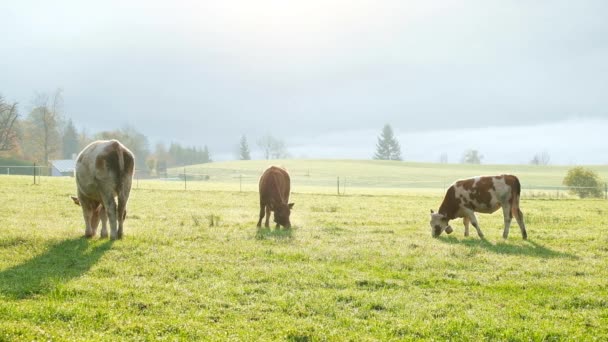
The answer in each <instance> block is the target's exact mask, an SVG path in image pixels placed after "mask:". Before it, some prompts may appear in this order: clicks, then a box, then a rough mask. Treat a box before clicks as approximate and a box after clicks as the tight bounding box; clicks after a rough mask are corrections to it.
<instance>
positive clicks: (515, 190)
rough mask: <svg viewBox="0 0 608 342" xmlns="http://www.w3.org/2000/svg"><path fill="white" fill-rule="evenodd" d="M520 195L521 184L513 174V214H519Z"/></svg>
mask: <svg viewBox="0 0 608 342" xmlns="http://www.w3.org/2000/svg"><path fill="white" fill-rule="evenodd" d="M520 197H521V184H520V183H519V179H517V177H515V176H513V184H512V185H511V213H512V214H513V216H515V217H518V216H519V212H520V210H519V198H520Z"/></svg>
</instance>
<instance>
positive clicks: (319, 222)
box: [0, 161, 608, 341]
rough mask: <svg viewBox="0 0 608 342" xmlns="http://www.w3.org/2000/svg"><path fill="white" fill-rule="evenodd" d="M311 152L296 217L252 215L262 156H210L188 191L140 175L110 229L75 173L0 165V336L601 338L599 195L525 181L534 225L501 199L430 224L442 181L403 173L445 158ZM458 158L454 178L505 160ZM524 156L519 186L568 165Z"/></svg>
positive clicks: (606, 316)
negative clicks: (515, 218) (97, 218)
mask: <svg viewBox="0 0 608 342" xmlns="http://www.w3.org/2000/svg"><path fill="white" fill-rule="evenodd" d="M317 163H319V164H318V165H316V167H311V168H310V170H309V171H307V170H306V168H305V166H304V162H301V161H299V162H297V161H294V162H293V165H287V166H288V167H290V170H293V171H292V174H294V177H293V180H292V196H291V201H292V202H295V207H294V210H293V212H292V218H291V221H292V224H294V228H293V229H291V230H289V231H287V230H275V229H274V228H271V229H261V230H258V229H256V227H255V224H256V223H257V219H258V217H257V215H258V210H259V206H258V194H257V191H256V190H255V182H256V181H257V179H256V178H255V177H257V176H256V174H257V173H256V172H257V170H258V169H259V168H263V166H262V162H254V161H252V162H240V163H236V164H230V165H227V164H225V163H224V164H222V163H217V164H216V163H213V164H209V165H205V166H202V167H200V169H199V170H200V172H204V173H206V174H210V175H214V174H215V175H216V176H217V177H214V176H212V177H211V179H210V181H208V182H191V183H188V190H187V191H184V190H183V188H181V185H180V183H179V182H167V181H165V182H162V181H153V180H142V181H141V182H140V183H139V184H138V186H137V187H135V186H134V189H133V191H132V193H131V199H130V202H129V207H128V218H127V221H126V226H125V237H124V239H122V240H118V241H109V240H101V239H99V238H98V237H96V238H93V239H90V240H87V239H84V238H83V237H82V236H83V234H84V224H83V220H82V214H81V210H80V208H79V207H77V206H75V205H74V204H73V203H72V201H71V200H70V199H69V196H70V195H72V194H74V193H75V184H74V179H73V178H69V177H66V178H46V177H43V179H42V182H41V184H38V185H33V184H32V179H31V177H26V176H0V341H4V340H6V341H13V340H57V341H63V340H70V341H74V340H89V341H90V340H94V341H100V340H105V341H117V340H129V341H132V340H218V341H224V340H244V341H251V340H286V341H324V340H329V341H347V340H351V341H377V340H383V341H384V340H446V339H449V340H492V341H494V340H510V341H528V340H533V341H554V340H576V341H581V340H606V339H608V281H607V280H606V279H608V258H607V257H608V233H607V232H606V229H607V228H608V201H606V200H604V199H586V200H580V199H574V198H565V199H563V198H561V199H551V198H543V197H532V196H530V197H528V196H524V197H523V198H522V201H521V208H522V210H523V212H524V214H525V220H526V224H527V227H528V235H529V240H527V241H523V240H522V238H521V235H520V233H519V230H518V229H517V227H516V226H515V227H512V229H511V234H510V236H509V238H508V240H506V241H504V240H503V239H502V237H501V236H502V215H501V214H500V213H495V214H493V215H481V214H480V215H478V219H479V221H480V225H481V228H482V230H483V231H484V233H485V235H486V240H480V239H479V238H478V237H477V236H476V234H475V232H474V230H472V232H471V236H470V237H467V238H465V237H464V236H463V228H462V226H461V224H460V223H457V222H454V223H453V224H452V226H453V227H454V230H455V231H454V233H453V234H452V235H450V236H441V237H440V238H437V239H433V238H431V232H430V227H429V226H428V220H429V209H431V208H432V209H437V208H438V206H439V204H440V202H441V199H442V191H443V190H442V188H441V187H439V188H429V189H426V188H425V187H419V186H414V187H408V184H409V185H411V184H412V183H406V182H405V181H401V183H400V181H399V177H402V178H403V177H404V176H403V175H404V174H407V175H409V176H408V178H407V180H408V181H409V180H410V179H411V180H416V177H419V178H417V179H418V180H428V179H429V178H433V177H435V179H439V180H441V179H442V178H448V177H449V173H450V169H449V167H448V166H441V165H435V166H433V165H431V164H428V165H426V164H425V165H422V164H421V165H418V167H419V168H420V169H421V170H412V169H410V168H408V167H407V166H403V165H401V163H392V165H391V163H383V162H369V163H368V162H361V163H356V162H347V161H337V162H335V163H345V164H349V163H350V164H351V165H343V167H342V168H341V169H340V168H336V167H338V166H337V165H335V164H332V163H329V164H328V166H323V165H321V164H322V162H321V161H319V162H317ZM353 163H354V164H357V165H353ZM263 164H264V165H265V164H266V163H265V162H264V163H263ZM403 164H407V163H403ZM298 165H301V166H302V167H299V166H298ZM309 165H313V166H314V165H315V163H310V164H309ZM467 167H468V166H453V169H452V171H451V172H452V174H454V175H455V176H454V177H453V178H459V177H461V176H460V174H468V175H469V176H470V175H475V174H491V173H494V172H498V170H497V169H496V168H498V166H497V167H493V166H487V169H486V168H484V167H483V166H476V167H475V168H471V169H467ZM332 168H334V169H335V170H337V171H338V172H336V173H339V174H343V175H344V176H342V177H345V178H346V179H347V182H348V179H351V180H352V182H353V183H351V184H352V187H348V185H347V189H346V195H343V196H337V195H336V191H335V188H334V187H335V178H334V176H335V175H336V173H333V174H330V173H331V172H330V171H329V170H330V169H332ZM370 168H371V170H370ZM503 168H507V169H508V167H503ZM528 168H531V167H529V166H521V169H518V170H516V171H518V172H519V173H517V172H516V171H510V172H513V173H516V174H518V175H520V174H521V175H520V179H522V184H523V186H524V188H525V185H526V184H532V183H533V180H535V179H538V180H539V181H542V182H543V183H551V182H553V183H554V184H558V183H559V182H558V181H557V179H558V178H559V177H558V175H559V174H561V175H562V176H561V177H563V174H562V173H561V172H562V170H561V169H559V168H554V169H552V168H546V169H544V168H543V169H540V171H539V169H530V170H531V171H526V170H528ZM214 169H217V170H214ZM219 169H223V170H228V171H229V172H226V171H223V172H220V171H218V170H219ZM556 169H557V170H556ZM204 170H206V171H204ZM234 170H237V171H234ZM535 170H536V171H535ZM307 172H308V175H306V173H307ZM348 172H351V173H350V174H348ZM506 172H509V170H506ZM526 172H529V175H528V173H526ZM599 172H604V173H603V175H604V176H605V175H606V173H605V172H606V168H605V167H600V169H599ZM244 173H245V174H247V175H248V176H250V177H251V178H245V179H247V181H245V183H244V186H243V187H242V188H241V190H242V191H239V187H238V183H235V181H234V175H236V174H244ZM543 173H544V174H545V176H543V175H542V174H543ZM564 173H565V172H564ZM219 175H223V176H222V177H224V178H222V177H220V176H219ZM257 175H259V174H257ZM322 175H325V176H323V177H322ZM374 175H375V177H374ZM437 175H439V176H437ZM552 175H554V176H552ZM384 177H386V179H387V180H384V181H383V183H382V184H378V183H376V184H374V183H373V180H374V179H384ZM305 179H309V183H305V182H304V181H302V180H305ZM322 179H325V180H322ZM552 179H555V181H552ZM357 180H359V181H360V183H356V181H357ZM325 182H326V183H325ZM391 182H392V183H394V186H392V187H391V186H390V184H391ZM442 182H443V181H442ZM387 183H388V186H384V184H387ZM347 184H348V183H347ZM357 184H360V187H357V186H356V185H357ZM235 185H236V187H235ZM547 185H550V184H547ZM524 193H525V189H524Z"/></svg>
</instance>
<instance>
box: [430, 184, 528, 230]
mask: <svg viewBox="0 0 608 342" xmlns="http://www.w3.org/2000/svg"><path fill="white" fill-rule="evenodd" d="M520 193H521V185H520V184H519V180H518V179H517V177H515V176H513V175H501V176H483V177H475V178H470V179H463V180H459V181H457V182H456V183H454V184H452V185H451V186H450V188H449V189H448V191H447V193H446V194H445V198H444V199H443V203H441V207H439V212H437V213H434V212H433V210H431V222H430V224H431V231H432V234H433V237H438V236H439V235H441V233H442V232H443V231H445V232H446V233H448V234H450V233H451V232H452V227H450V225H449V224H448V222H449V221H450V220H452V219H455V218H457V217H463V218H464V219H463V222H464V236H469V222H470V223H472V224H473V227H475V229H476V230H477V235H479V237H480V238H482V239H483V233H482V232H481V229H479V223H477V218H476V217H475V212H478V213H486V214H491V213H493V212H495V211H496V210H498V208H500V207H502V212H503V214H504V222H505V229H504V231H503V233H502V237H503V238H504V239H506V238H507V237H508V236H509V227H510V225H511V219H512V218H513V216H515V219H516V220H517V224H518V225H519V229H520V230H521V236H522V237H523V238H524V240H525V239H527V238H528V234H527V233H526V226H525V224H524V214H523V213H522V212H521V210H520V209H519V197H520Z"/></svg>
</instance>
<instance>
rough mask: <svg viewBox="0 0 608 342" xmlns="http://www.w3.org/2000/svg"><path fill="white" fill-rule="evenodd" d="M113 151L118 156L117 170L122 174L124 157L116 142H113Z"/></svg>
mask: <svg viewBox="0 0 608 342" xmlns="http://www.w3.org/2000/svg"><path fill="white" fill-rule="evenodd" d="M114 149H115V150H116V154H117V155H118V170H119V171H120V173H121V174H122V173H123V172H124V170H125V155H124V151H123V150H122V147H121V146H120V143H119V142H118V141H114Z"/></svg>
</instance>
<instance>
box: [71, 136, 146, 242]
mask: <svg viewBox="0 0 608 342" xmlns="http://www.w3.org/2000/svg"><path fill="white" fill-rule="evenodd" d="M134 171H135V158H134V157H133V153H131V151H129V149H128V148H126V147H125V146H124V145H123V144H121V143H120V142H119V141H117V140H98V141H95V142H92V143H91V144H89V145H88V146H87V147H85V148H84V149H83V150H82V152H80V154H79V155H78V158H77V160H76V186H77V188H78V203H80V206H81V207H82V213H83V216H84V222H85V225H86V228H85V236H86V237H92V236H95V233H96V231H97V226H98V225H99V220H100V218H101V219H102V227H101V234H100V236H101V237H102V238H106V237H108V230H107V227H106V224H105V221H106V219H109V221H110V238H111V239H113V240H114V239H120V238H122V235H123V222H124V220H125V218H126V216H127V201H128V200H129V193H130V192H131V182H132V179H133V173H134ZM115 198H118V205H117V203H116V200H115ZM74 202H75V203H76V201H74ZM78 203H77V204H78ZM106 215H107V217H106Z"/></svg>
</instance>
